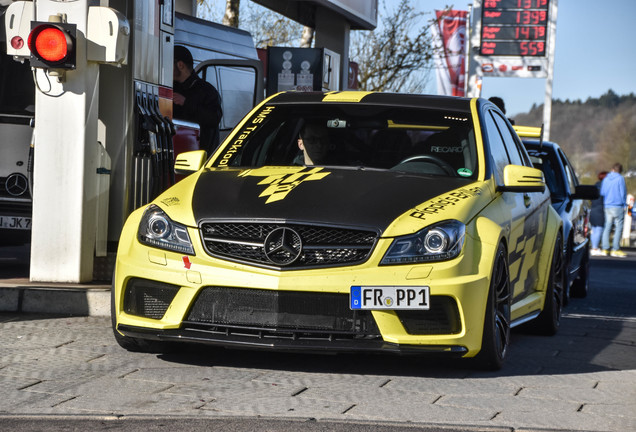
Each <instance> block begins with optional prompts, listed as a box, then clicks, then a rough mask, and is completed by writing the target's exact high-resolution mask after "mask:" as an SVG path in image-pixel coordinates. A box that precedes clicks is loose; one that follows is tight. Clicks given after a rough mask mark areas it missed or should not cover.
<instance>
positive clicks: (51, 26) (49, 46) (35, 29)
mask: <svg viewBox="0 0 636 432" xmlns="http://www.w3.org/2000/svg"><path fill="white" fill-rule="evenodd" d="M75 32H76V26H75V24H66V23H43V22H34V23H33V25H32V30H31V33H29V39H28V41H27V45H28V46H29V50H31V66H33V67H43V68H56V69H75Z"/></svg>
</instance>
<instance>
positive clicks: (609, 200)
mask: <svg viewBox="0 0 636 432" xmlns="http://www.w3.org/2000/svg"><path fill="white" fill-rule="evenodd" d="M622 172H623V166H622V165H621V164H620V163H618V162H617V163H615V164H614V166H613V167H612V171H611V172H610V173H609V174H607V176H606V177H605V178H604V179H603V181H602V182H601V196H602V197H603V208H604V210H605V211H604V213H605V226H604V228H603V255H610V256H613V257H618V258H625V257H626V256H627V255H626V254H625V252H623V251H621V250H620V244H621V236H622V235H623V221H624V219H625V203H626V202H627V187H626V185H625V179H624V178H623V176H622V175H621V173H622ZM612 228H614V240H613V242H612V249H611V251H610V233H611V231H612Z"/></svg>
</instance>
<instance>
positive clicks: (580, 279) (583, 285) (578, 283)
mask: <svg viewBox="0 0 636 432" xmlns="http://www.w3.org/2000/svg"><path fill="white" fill-rule="evenodd" d="M589 285H590V247H589V246H588V247H586V248H585V252H583V258H582V259H581V266H580V267H579V272H578V274H577V277H576V279H574V281H573V282H572V289H571V291H570V295H571V296H572V297H575V298H585V297H587V292H588V291H589Z"/></svg>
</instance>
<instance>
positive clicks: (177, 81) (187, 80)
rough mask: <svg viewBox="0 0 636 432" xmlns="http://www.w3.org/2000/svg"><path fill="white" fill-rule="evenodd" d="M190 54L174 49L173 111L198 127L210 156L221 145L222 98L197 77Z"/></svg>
mask: <svg viewBox="0 0 636 432" xmlns="http://www.w3.org/2000/svg"><path fill="white" fill-rule="evenodd" d="M193 69H194V60H193V58H192V54H191V53H190V50H188V49H187V48H186V47H184V46H181V45H176V46H175V47H174V68H173V81H174V84H173V94H172V98H173V99H172V101H173V110H174V117H175V118H177V119H183V120H187V121H191V122H194V123H198V125H199V127H200V128H201V129H200V140H201V143H200V148H201V150H205V151H207V152H208V155H210V154H211V152H212V151H213V150H214V149H216V147H217V146H218V145H219V122H220V121H221V117H222V116H223V110H222V109H221V96H220V95H219V92H218V91H217V90H216V89H215V88H214V86H213V85H212V84H210V83H209V82H207V81H203V80H202V79H201V78H199V77H198V76H197V74H195V73H194V70H193Z"/></svg>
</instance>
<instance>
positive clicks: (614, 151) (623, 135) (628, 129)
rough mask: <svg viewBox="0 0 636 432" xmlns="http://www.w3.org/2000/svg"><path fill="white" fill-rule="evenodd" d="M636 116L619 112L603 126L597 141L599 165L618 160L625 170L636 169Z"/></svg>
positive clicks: (606, 164) (610, 164)
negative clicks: (635, 144) (635, 147)
mask: <svg viewBox="0 0 636 432" xmlns="http://www.w3.org/2000/svg"><path fill="white" fill-rule="evenodd" d="M634 143H636V118H635V117H631V118H630V117H629V116H628V115H626V113H625V112H622V111H621V112H619V113H618V114H616V116H615V117H614V118H613V119H612V120H611V121H610V122H609V123H607V125H606V126H605V127H604V128H603V130H602V132H601V134H600V141H599V143H598V150H599V166H605V167H610V166H612V165H613V164H614V163H615V162H620V163H621V164H622V165H623V168H624V170H625V171H629V170H634V169H636V152H635V151H634Z"/></svg>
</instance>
